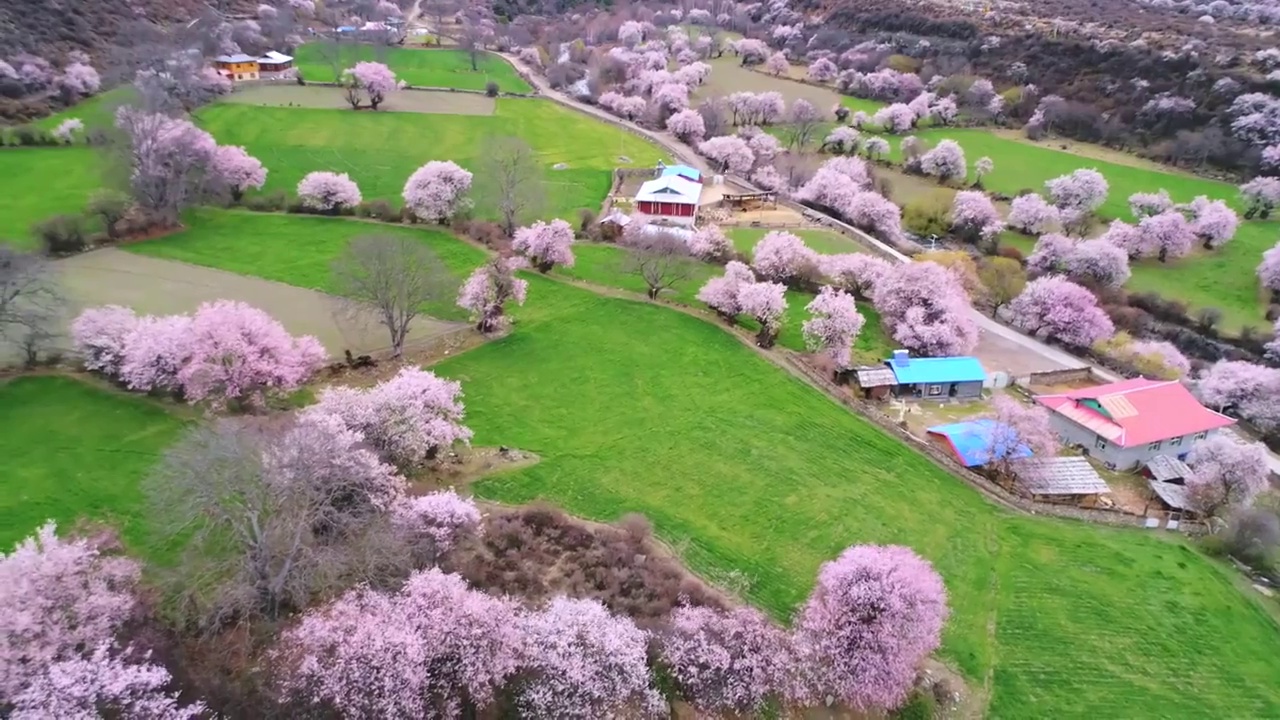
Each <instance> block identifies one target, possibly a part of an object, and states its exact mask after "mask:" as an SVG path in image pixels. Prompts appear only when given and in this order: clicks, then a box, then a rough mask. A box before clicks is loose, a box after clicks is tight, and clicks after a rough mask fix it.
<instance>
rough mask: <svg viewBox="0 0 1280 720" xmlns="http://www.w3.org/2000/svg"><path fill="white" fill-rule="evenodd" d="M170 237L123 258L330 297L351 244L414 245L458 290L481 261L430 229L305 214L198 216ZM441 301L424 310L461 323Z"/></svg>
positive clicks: (460, 314)
mask: <svg viewBox="0 0 1280 720" xmlns="http://www.w3.org/2000/svg"><path fill="white" fill-rule="evenodd" d="M187 224H188V229H187V230H184V231H182V232H180V233H178V234H176V235H171V236H168V237H164V238H160V239H157V240H151V241H148V242H142V243H135V244H132V245H126V246H124V248H125V249H126V250H129V251H130V252H135V253H139V254H141V255H150V256H152V257H159V258H167V259H169V260H179V261H181V262H187V263H191V264H193V265H204V266H206V267H214V268H218V269H220V270H228V271H230V272H234V273H240V274H241V275H252V276H255V277H261V278H266V279H267V280H275V281H276V282H282V283H286V284H289V285H295V286H297V287H304V288H311V289H313V290H320V291H323V292H333V291H334V288H333V284H332V263H333V261H334V259H335V258H337V257H338V256H339V255H340V254H341V253H342V251H343V249H344V248H345V247H346V246H347V243H348V242H350V240H351V239H352V238H355V237H358V236H361V235H399V236H404V237H412V238H415V239H419V240H421V241H422V242H423V243H425V244H426V245H427V246H428V247H429V248H431V250H432V251H434V252H435V254H436V255H437V256H438V257H439V258H440V260H441V262H443V263H444V264H445V266H446V267H447V268H448V269H449V271H450V272H451V273H452V274H453V275H454V276H455V277H456V279H457V281H458V284H459V285H461V284H462V281H463V279H464V278H466V276H467V275H468V274H469V273H470V272H471V270H473V269H474V268H475V267H477V266H478V265H480V264H481V263H482V262H484V257H485V255H484V253H483V252H481V251H480V250H478V249H477V248H474V247H472V246H470V245H467V244H465V243H462V242H458V241H457V240H455V239H454V238H453V237H452V236H449V235H447V234H446V233H444V232H442V231H440V230H437V229H434V228H430V227H398V226H395V225H386V224H382V223H369V222H358V221H355V220H349V221H342V220H333V219H330V218H321V217H315V216H305V215H275V214H265V213H251V212H245V211H237V212H232V211H225V210H200V211H198V212H195V213H192V214H191V215H190V216H189V217H188V218H187ZM454 299H455V298H454V297H452V296H451V297H447V298H444V299H443V300H442V301H441V302H439V303H435V304H433V305H432V306H431V307H429V308H428V311H429V313H430V314H431V315H432V316H433V317H438V318H442V319H446V320H465V319H466V312H465V311H463V310H462V309H461V308H459V307H457V306H456V305H455V304H454Z"/></svg>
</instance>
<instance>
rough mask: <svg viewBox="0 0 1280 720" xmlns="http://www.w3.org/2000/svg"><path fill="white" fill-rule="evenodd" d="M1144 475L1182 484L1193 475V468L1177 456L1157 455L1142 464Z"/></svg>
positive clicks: (1158, 480) (1150, 478) (1156, 479)
mask: <svg viewBox="0 0 1280 720" xmlns="http://www.w3.org/2000/svg"><path fill="white" fill-rule="evenodd" d="M1142 475H1143V477H1145V478H1147V479H1148V480H1154V481H1156V482H1166V483H1177V484H1179V485H1182V484H1183V483H1185V482H1186V481H1187V478H1189V477H1191V468H1189V467H1187V464H1186V463H1184V462H1182V461H1181V460H1179V459H1178V458H1176V457H1172V456H1170V455H1157V456H1155V457H1153V458H1151V459H1150V460H1148V461H1147V463H1146V464H1145V465H1143V466H1142Z"/></svg>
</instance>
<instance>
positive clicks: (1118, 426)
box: [1036, 378, 1235, 470]
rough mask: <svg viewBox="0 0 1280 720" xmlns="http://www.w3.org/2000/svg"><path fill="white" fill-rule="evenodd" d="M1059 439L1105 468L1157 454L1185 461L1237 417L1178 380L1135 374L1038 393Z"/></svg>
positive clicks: (1127, 465) (1135, 463)
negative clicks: (1214, 407) (1198, 397)
mask: <svg viewBox="0 0 1280 720" xmlns="http://www.w3.org/2000/svg"><path fill="white" fill-rule="evenodd" d="M1036 402H1038V403H1040V404H1041V405H1043V406H1045V407H1046V408H1048V409H1049V411H1050V423H1051V425H1052V426H1053V429H1054V430H1055V431H1056V432H1057V433H1058V435H1059V437H1061V438H1062V441H1063V442H1064V443H1066V444H1067V445H1072V446H1078V447H1081V448H1083V449H1084V451H1085V452H1086V453H1088V454H1089V455H1090V456H1092V457H1095V458H1097V459H1098V460H1100V461H1102V462H1103V463H1104V464H1106V466H1107V467H1110V468H1113V469H1116V470H1130V469H1133V468H1134V467H1137V466H1138V465H1141V464H1142V463H1145V462H1147V461H1148V460H1151V459H1152V458H1154V457H1156V456H1157V455H1172V456H1174V457H1176V458H1178V459H1179V460H1185V459H1186V456H1187V454H1188V453H1189V452H1191V446H1192V445H1193V444H1194V443H1196V442H1198V441H1200V440H1203V439H1205V438H1207V437H1209V436H1210V435H1212V434H1214V433H1216V432H1217V431H1218V430H1220V429H1222V428H1224V427H1227V426H1229V425H1232V424H1234V423H1235V420H1233V419H1231V418H1229V417H1227V416H1226V415H1223V414H1221V413H1217V412H1214V411H1212V410H1209V409H1208V408H1206V407H1204V406H1203V405H1201V404H1200V403H1199V402H1198V401H1196V399H1195V397H1194V396H1192V395H1191V392H1190V391H1188V390H1187V389H1186V388H1185V387H1183V386H1182V384H1181V383H1179V382H1177V381H1173V380H1167V381H1166V380H1147V379H1144V378H1137V379H1134V380H1124V381H1121V382H1115V383H1110V384H1107V385H1099V386H1096V387H1090V388H1084V389H1081V390H1072V391H1070V392H1066V393H1057V394H1051V395H1038V396H1036Z"/></svg>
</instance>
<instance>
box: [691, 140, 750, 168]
mask: <svg viewBox="0 0 1280 720" xmlns="http://www.w3.org/2000/svg"><path fill="white" fill-rule="evenodd" d="M698 152H699V153H701V154H702V155H704V156H705V157H707V158H708V159H710V160H713V161H714V162H716V163H718V164H719V166H720V168H721V170H723V171H727V172H730V173H733V174H734V175H745V174H747V173H749V172H750V171H751V166H752V165H754V164H755V161H756V156H755V153H753V152H751V147H750V146H749V145H747V141H746V140H743V139H742V138H740V137H738V136H736V135H721V136H719V137H713V138H711V139H709V140H704V141H702V142H701V143H700V144H699V145H698Z"/></svg>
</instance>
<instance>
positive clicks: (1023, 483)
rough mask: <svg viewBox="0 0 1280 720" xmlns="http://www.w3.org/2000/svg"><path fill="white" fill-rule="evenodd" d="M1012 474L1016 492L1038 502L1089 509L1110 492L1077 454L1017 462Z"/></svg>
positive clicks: (1091, 467) (1084, 459)
mask: <svg viewBox="0 0 1280 720" xmlns="http://www.w3.org/2000/svg"><path fill="white" fill-rule="evenodd" d="M1013 473H1014V476H1015V478H1016V479H1017V487H1018V489H1019V490H1021V491H1022V492H1024V493H1026V494H1028V495H1030V496H1031V499H1032V500H1036V501H1039V502H1047V503H1055V504H1061V505H1077V506H1079V507H1086V508H1091V507H1097V505H1098V500H1099V499H1100V498H1101V497H1102V496H1103V495H1105V494H1107V493H1109V492H1111V486H1109V485H1107V481H1106V480H1103V479H1102V476H1101V475H1099V474H1098V471H1097V470H1094V469H1093V465H1091V464H1089V460H1088V458H1084V457H1080V456H1079V455H1067V456H1054V457H1030V458H1027V459H1025V460H1018V461H1016V462H1014V464H1013Z"/></svg>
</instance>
